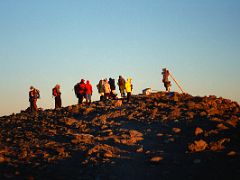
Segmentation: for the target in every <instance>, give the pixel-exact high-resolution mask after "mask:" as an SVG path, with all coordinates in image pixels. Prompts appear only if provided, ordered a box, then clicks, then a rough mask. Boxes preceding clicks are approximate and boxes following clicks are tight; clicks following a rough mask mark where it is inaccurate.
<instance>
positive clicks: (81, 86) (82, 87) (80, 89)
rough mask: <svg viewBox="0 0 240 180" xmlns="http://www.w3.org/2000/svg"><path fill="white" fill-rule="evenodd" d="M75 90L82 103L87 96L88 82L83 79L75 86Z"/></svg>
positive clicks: (79, 102) (79, 101)
mask: <svg viewBox="0 0 240 180" xmlns="http://www.w3.org/2000/svg"><path fill="white" fill-rule="evenodd" d="M74 91H75V94H76V96H77V98H78V104H82V102H83V99H84V97H85V96H86V84H85V80H84V79H81V82H80V83H77V84H76V85H75V86H74Z"/></svg>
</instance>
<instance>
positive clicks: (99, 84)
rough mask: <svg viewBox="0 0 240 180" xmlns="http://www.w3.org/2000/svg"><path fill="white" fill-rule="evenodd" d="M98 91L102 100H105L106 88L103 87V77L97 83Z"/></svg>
mask: <svg viewBox="0 0 240 180" xmlns="http://www.w3.org/2000/svg"><path fill="white" fill-rule="evenodd" d="M97 89H98V93H99V94H100V101H103V100H104V88H103V79H101V80H100V81H99V82H98V84H97Z"/></svg>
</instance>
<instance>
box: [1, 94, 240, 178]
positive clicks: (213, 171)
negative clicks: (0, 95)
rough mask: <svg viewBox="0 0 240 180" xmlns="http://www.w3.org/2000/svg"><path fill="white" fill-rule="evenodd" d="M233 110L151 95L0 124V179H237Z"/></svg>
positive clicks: (238, 141)
mask: <svg viewBox="0 0 240 180" xmlns="http://www.w3.org/2000/svg"><path fill="white" fill-rule="evenodd" d="M239 122H240V107H239V105H238V104H237V103H236V102H232V101H230V100H227V99H223V98H216V97H215V96H209V97H193V96H191V95H182V94H178V93H170V94H167V93H164V92H159V93H155V94H152V95H150V96H144V95H138V96H134V97H133V99H132V101H131V103H129V104H127V103H126V102H125V101H123V102H122V101H121V100H115V101H107V102H94V103H93V104H92V105H91V107H85V106H82V107H80V106H69V107H66V108H62V109H59V110H45V111H40V112H39V113H38V114H37V115H34V114H31V113H29V112H28V111H22V112H21V113H19V114H15V115H11V116H4V117H0V131H1V133H0V179H31V180H32V179H94V180H102V179H112V180H114V179H186V180H187V179H205V180H206V179H228V180H230V179H240V123H239Z"/></svg>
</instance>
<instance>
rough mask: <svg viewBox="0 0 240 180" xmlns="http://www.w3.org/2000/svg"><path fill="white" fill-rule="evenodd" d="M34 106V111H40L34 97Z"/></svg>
mask: <svg viewBox="0 0 240 180" xmlns="http://www.w3.org/2000/svg"><path fill="white" fill-rule="evenodd" d="M33 108H34V111H35V112H37V111H38V108H37V99H34V100H33Z"/></svg>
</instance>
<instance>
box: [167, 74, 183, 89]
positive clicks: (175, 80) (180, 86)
mask: <svg viewBox="0 0 240 180" xmlns="http://www.w3.org/2000/svg"><path fill="white" fill-rule="evenodd" d="M169 75H170V76H171V78H172V79H173V81H174V82H175V83H176V84H177V86H178V88H179V89H180V90H181V91H182V93H183V94H184V93H185V92H184V91H183V89H182V87H181V86H180V85H179V84H178V82H177V80H176V79H175V78H174V77H173V75H172V74H171V73H169Z"/></svg>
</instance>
